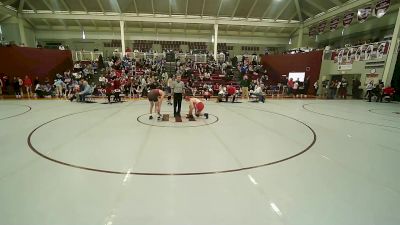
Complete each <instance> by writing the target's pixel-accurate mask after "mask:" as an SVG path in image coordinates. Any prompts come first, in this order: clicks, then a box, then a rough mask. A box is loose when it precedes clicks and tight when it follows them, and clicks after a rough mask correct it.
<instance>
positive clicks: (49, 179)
mask: <svg viewBox="0 0 400 225" xmlns="http://www.w3.org/2000/svg"><path fill="white" fill-rule="evenodd" d="M98 101H102V100H98ZM182 110H183V111H182V115H183V114H186V113H187V110H188V105H187V104H186V103H184V104H183V107H182ZM205 110H206V112H208V113H209V114H210V118H209V119H205V118H201V117H200V118H196V121H193V122H191V121H187V120H184V121H183V122H182V123H175V121H174V120H173V118H172V116H170V117H171V118H170V121H157V120H149V118H148V117H149V115H148V111H149V103H148V102H147V101H128V102H124V103H120V104H111V105H108V104H99V103H93V104H81V103H71V102H68V101H62V100H49V101H46V100H31V101H28V100H20V101H16V100H4V101H0V154H1V157H0V202H1V204H0V218H1V222H0V224H7V225H14V224H16V225H17V224H18V225H21V224H30V225H47V224H48V225H54V224H57V225H64V224H65V225H71V224H80V225H92V224H106V225H111V224H113V225H125V224H126V225H131V224H140V225H155V224H160V225H161V224H162V225H177V224H191V225H206V224H210V225H211V224H218V225H243V224H251V225H259V224H260V225H261V224H273V225H275V224H288V225H322V224H323V225H330V224H331V225H338V224H340V225H347V224H348V225H358V224H359V225H370V224H371V225H372V224H385V225H391V224H393V225H398V224H400V213H399V212H400V204H399V202H400V176H399V171H400V163H399V162H400V148H399V146H400V138H399V137H400V136H399V135H400V104H396V103H374V102H373V103H368V102H364V101H362V100H357V101H356V100H344V101H340V100H337V101H327V100H268V101H267V103H265V104H262V103H249V102H243V103H240V104H239V103H237V104H231V103H219V104H217V103H215V102H214V101H209V102H207V103H206V108H205ZM162 111H163V113H170V114H172V106H169V105H167V104H166V103H163V106H162Z"/></svg>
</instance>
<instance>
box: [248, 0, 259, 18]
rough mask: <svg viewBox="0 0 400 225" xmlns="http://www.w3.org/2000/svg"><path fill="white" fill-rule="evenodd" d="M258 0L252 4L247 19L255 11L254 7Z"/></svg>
mask: <svg viewBox="0 0 400 225" xmlns="http://www.w3.org/2000/svg"><path fill="white" fill-rule="evenodd" d="M257 2H258V0H254V2H253V5H251V7H250V10H249V12H248V13H247V16H246V19H248V18H249V17H250V16H251V14H252V13H253V10H254V7H255V6H256V4H257Z"/></svg>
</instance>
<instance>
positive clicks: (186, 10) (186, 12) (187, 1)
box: [185, 0, 189, 17]
mask: <svg viewBox="0 0 400 225" xmlns="http://www.w3.org/2000/svg"><path fill="white" fill-rule="evenodd" d="M188 8H189V0H186V9H185V17H187V14H188Z"/></svg>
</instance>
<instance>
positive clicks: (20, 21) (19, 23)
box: [18, 18, 28, 46]
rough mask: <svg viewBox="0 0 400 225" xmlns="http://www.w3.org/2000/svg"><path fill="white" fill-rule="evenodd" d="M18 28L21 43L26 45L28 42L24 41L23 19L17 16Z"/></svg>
mask: <svg viewBox="0 0 400 225" xmlns="http://www.w3.org/2000/svg"><path fill="white" fill-rule="evenodd" d="M18 28H19V36H20V41H21V43H24V45H25V46H28V43H26V35H25V28H24V20H23V19H22V18H18Z"/></svg>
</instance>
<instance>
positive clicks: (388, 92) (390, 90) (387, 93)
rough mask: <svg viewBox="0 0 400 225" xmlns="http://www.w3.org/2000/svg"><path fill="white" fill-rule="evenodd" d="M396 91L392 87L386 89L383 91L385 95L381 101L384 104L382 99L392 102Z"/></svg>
mask: <svg viewBox="0 0 400 225" xmlns="http://www.w3.org/2000/svg"><path fill="white" fill-rule="evenodd" d="M395 92H396V91H395V89H394V88H392V87H385V88H384V89H383V95H382V96H381V99H380V101H381V102H382V98H383V99H385V100H386V101H388V102H390V101H391V100H392V97H393V95H394V93H395Z"/></svg>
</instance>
